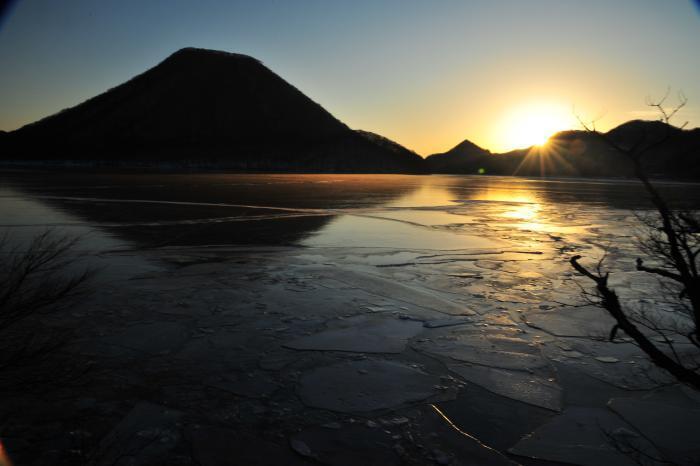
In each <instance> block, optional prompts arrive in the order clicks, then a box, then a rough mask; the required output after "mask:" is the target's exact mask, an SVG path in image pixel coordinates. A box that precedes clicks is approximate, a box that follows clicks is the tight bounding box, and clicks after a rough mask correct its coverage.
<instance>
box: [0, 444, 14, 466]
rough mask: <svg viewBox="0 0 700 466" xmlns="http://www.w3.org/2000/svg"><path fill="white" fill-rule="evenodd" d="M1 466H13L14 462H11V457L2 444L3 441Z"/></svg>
mask: <svg viewBox="0 0 700 466" xmlns="http://www.w3.org/2000/svg"><path fill="white" fill-rule="evenodd" d="M0 466H12V462H11V461H10V457H9V456H8V454H7V452H6V451H5V447H4V446H3V444H2V440H0Z"/></svg>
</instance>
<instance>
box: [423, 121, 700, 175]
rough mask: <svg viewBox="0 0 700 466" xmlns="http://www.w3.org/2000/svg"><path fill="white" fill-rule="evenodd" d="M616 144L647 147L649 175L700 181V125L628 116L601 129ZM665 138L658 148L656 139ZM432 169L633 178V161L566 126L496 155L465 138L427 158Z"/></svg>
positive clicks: (597, 136) (590, 136) (495, 173)
mask: <svg viewBox="0 0 700 466" xmlns="http://www.w3.org/2000/svg"><path fill="white" fill-rule="evenodd" d="M604 134H605V136H606V137H608V138H610V139H611V140H612V141H614V142H615V143H617V144H618V145H620V146H621V147H629V146H631V145H633V144H637V143H639V144H643V145H648V146H649V147H651V149H650V150H649V152H648V153H647V154H646V155H645V156H644V158H643V161H642V162H643V164H644V166H645V168H646V170H647V172H648V173H649V174H650V175H651V176H653V177H666V178H675V179H693V180H697V179H700V129H698V128H695V129H693V130H682V129H679V128H676V127H673V126H669V125H666V124H665V123H662V122H660V121H644V120H632V121H628V122H626V123H623V124H621V125H619V126H617V127H616V128H613V129H612V130H610V131H608V132H607V133H604ZM666 136H668V139H667V140H666V141H665V142H664V144H663V145H662V146H659V147H656V145H655V142H657V141H659V140H661V139H662V138H665V137H666ZM426 164H427V166H428V170H429V171H430V172H431V173H455V174H456V173H460V174H477V173H485V174H490V175H521V176H557V177H562V176H564V177H566V176H576V177H632V176H634V173H633V170H632V164H631V163H630V161H629V160H628V159H627V158H626V157H625V156H624V155H623V154H621V153H619V152H617V151H616V150H614V149H612V148H611V147H610V146H608V145H607V144H605V143H604V142H603V141H602V140H601V138H600V137H599V135H597V134H594V133H590V132H587V131H578V130H569V131H561V132H559V133H557V134H555V135H553V136H552V137H551V138H550V139H549V141H548V142H547V144H546V146H544V147H543V148H538V147H529V148H525V149H516V150H513V151H510V152H506V153H502V154H494V153H491V152H489V151H488V150H486V149H482V148H481V147H479V146H477V145H475V144H473V143H472V142H470V141H468V140H465V141H462V142H461V143H460V144H458V145H457V146H455V147H453V148H452V149H450V150H449V151H447V152H444V153H440V154H433V155H430V156H428V157H427V158H426Z"/></svg>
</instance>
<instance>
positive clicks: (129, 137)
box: [0, 48, 424, 172]
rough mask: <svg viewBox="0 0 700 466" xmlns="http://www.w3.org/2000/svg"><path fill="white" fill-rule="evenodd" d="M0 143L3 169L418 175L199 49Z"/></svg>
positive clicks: (240, 58) (260, 75)
mask: <svg viewBox="0 0 700 466" xmlns="http://www.w3.org/2000/svg"><path fill="white" fill-rule="evenodd" d="M0 141H2V142H1V144H2V149H3V150H2V155H1V156H0V157H2V158H5V159H6V160H8V159H10V160H21V161H29V160H50V161H95V162H119V163H127V164H128V163H135V164H142V163H162V162H167V163H176V164H183V165H189V166H195V167H197V166H212V167H222V168H231V169H240V170H251V171H328V172H334V171H340V172H352V171H358V172H359V171H371V172H421V171H422V170H424V162H423V159H422V158H421V157H420V156H418V155H417V154H415V153H413V152H411V151H408V150H394V149H393V148H391V147H389V146H387V145H386V144H383V143H382V144H378V143H377V141H375V140H372V139H371V138H368V137H365V136H364V135H362V134H361V133H357V132H355V131H353V130H351V129H350V128H348V127H347V126H346V125H345V124H343V123H341V122H340V121H338V120H337V119H336V118H335V117H333V115H331V114H330V113H329V112H327V111H326V110H325V109H323V108H322V107H321V106H320V105H318V104H317V103H315V102H313V101H312V100H311V99H309V98H308V97H306V96H305V95H304V94H303V93H301V92H300V91H299V90H298V89H296V88H295V87H293V86H292V85H290V84H289V83H287V82H286V81H284V80H283V79H282V78H280V77H279V76H278V75H276V74H275V73H273V72H272V71H270V70H269V69H268V68H266V67H265V66H264V65H263V64H262V63H261V62H260V61H258V60H256V59H255V58H253V57H249V56H247V55H241V54H236V53H229V52H222V51H214V50H206V49H196V48H184V49H181V50H178V51H177V52H175V53H173V54H172V55H170V56H169V57H168V58H166V59H165V60H164V61H162V62H161V63H160V64H158V65H157V66H155V67H154V68H151V69H150V70H148V71H146V72H144V73H142V74H140V75H138V76H136V77H134V78H132V79H131V80H129V81H127V82H125V83H124V84H121V85H119V86H117V87H115V88H113V89H110V90H108V91H107V92H105V93H103V94H100V95H98V96H96V97H93V98H91V99H88V100H87V101H85V102H83V103H81V104H79V105H76V106H75V107H72V108H69V109H66V110H63V111H61V112H59V113H57V114H54V115H51V116H49V117H46V118H44V119H41V120H39V121H37V122H35V123H31V124H28V125H26V126H24V127H22V128H20V129H18V130H16V131H12V132H10V133H7V134H5V135H0Z"/></svg>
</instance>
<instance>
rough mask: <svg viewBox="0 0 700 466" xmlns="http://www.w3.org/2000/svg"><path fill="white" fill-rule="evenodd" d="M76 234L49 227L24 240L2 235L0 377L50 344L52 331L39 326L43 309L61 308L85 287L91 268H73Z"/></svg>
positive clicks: (53, 339) (52, 344) (52, 343)
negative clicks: (21, 243)
mask: <svg viewBox="0 0 700 466" xmlns="http://www.w3.org/2000/svg"><path fill="white" fill-rule="evenodd" d="M77 241H78V238H69V237H67V236H61V235H57V234H56V233H55V232H53V231H51V230H47V231H45V232H43V233H41V234H39V235H37V236H35V237H34V238H32V239H31V240H30V242H29V244H27V245H24V246H14V247H10V241H9V239H8V237H7V235H5V236H3V237H2V238H0V253H1V256H0V259H1V260H0V379H3V378H4V377H3V374H4V373H5V371H6V370H7V369H9V368H10V367H13V366H14V367H16V366H25V365H26V364H27V363H28V361H30V360H31V359H33V358H35V357H37V356H40V355H42V354H46V353H47V352H50V351H52V350H54V349H55V348H56V347H57V346H58V344H59V341H60V338H57V335H56V334H52V335H46V334H42V332H40V331H39V330H38V327H39V326H40V325H41V322H40V320H41V319H40V318H41V316H42V315H44V314H47V313H50V312H55V311H57V310H59V309H63V308H64V307H65V306H67V305H69V304H71V303H73V302H74V300H75V299H76V298H78V297H80V296H82V295H83V294H84V293H85V292H86V291H88V287H87V286H86V285H87V282H88V281H89V279H90V278H91V276H92V271H91V270H89V269H85V270H83V271H81V272H77V273H75V272H71V271H70V270H69V268H70V267H71V266H72V265H73V264H75V262H76V260H77V259H78V256H76V254H75V251H74V249H75V245H76V243H77Z"/></svg>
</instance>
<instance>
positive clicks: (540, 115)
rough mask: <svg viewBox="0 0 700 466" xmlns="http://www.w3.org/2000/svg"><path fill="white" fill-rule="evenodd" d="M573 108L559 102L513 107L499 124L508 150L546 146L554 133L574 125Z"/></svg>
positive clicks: (502, 142) (504, 144)
mask: <svg viewBox="0 0 700 466" xmlns="http://www.w3.org/2000/svg"><path fill="white" fill-rule="evenodd" d="M572 119H573V117H572V115H571V110H570V109H567V108H565V107H564V106H560V105H555V104H543V103H538V104H529V105H523V106H521V107H518V108H516V109H514V110H513V111H511V112H510V113H509V114H508V115H506V116H505V117H504V118H503V121H502V123H501V125H499V139H500V142H501V146H502V148H503V149H504V150H512V149H523V148H527V147H530V146H542V145H544V144H546V143H547V140H548V139H549V138H550V136H552V135H553V134H554V133H556V132H558V131H562V130H566V129H572V128H574V126H575V125H574V122H573V121H572Z"/></svg>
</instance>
